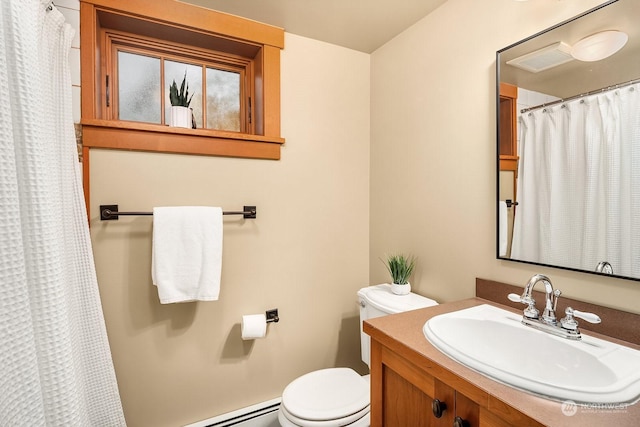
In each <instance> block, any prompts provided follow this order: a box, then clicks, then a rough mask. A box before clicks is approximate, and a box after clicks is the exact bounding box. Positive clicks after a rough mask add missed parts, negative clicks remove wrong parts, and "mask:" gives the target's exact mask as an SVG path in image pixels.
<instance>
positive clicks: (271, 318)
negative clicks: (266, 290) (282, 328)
mask: <svg viewBox="0 0 640 427" xmlns="http://www.w3.org/2000/svg"><path fill="white" fill-rule="evenodd" d="M265 314H266V317H267V323H278V322H279V321H280V318H279V317H278V309H277V308H274V309H273V310H267V311H266V313H265Z"/></svg>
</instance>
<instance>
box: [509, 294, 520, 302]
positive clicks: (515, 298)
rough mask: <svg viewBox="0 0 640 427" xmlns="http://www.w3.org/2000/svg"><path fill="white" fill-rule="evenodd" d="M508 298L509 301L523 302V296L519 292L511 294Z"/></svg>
mask: <svg viewBox="0 0 640 427" xmlns="http://www.w3.org/2000/svg"><path fill="white" fill-rule="evenodd" d="M507 298H509V301H513V302H522V297H521V296H520V295H518V294H509V295H507Z"/></svg>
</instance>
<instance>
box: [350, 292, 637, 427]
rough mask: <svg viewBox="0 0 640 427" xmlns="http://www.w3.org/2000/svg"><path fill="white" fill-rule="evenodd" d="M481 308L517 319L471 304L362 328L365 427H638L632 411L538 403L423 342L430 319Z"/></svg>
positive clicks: (477, 301)
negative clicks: (367, 371)
mask: <svg viewBox="0 0 640 427" xmlns="http://www.w3.org/2000/svg"><path fill="white" fill-rule="evenodd" d="M481 304H490V305H494V306H498V307H500V308H503V309H507V310H511V311H513V312H514V313H519V314H521V313H522V311H521V310H520V311H518V310H515V309H513V308H509V307H507V306H503V305H500V304H496V303H493V302H490V301H488V300H485V299H482V298H477V297H476V298H471V299H467V300H462V301H457V302H452V303H447V304H442V305H439V306H435V307H430V308H425V309H420V310H414V311H409V312H406V313H399V314H395V315H390V316H385V317H380V318H376V319H371V320H368V321H366V322H365V323H364V326H363V328H364V332H366V333H367V334H369V335H370V336H371V426H372V427H382V426H384V427H408V426H411V427H427V426H455V427H463V426H469V427H477V426H480V427H506V426H517V427H527V426H562V427H564V426H574V425H575V426H581V427H584V426H593V427H596V426H597V427H600V426H605V425H616V426H637V425H638V422H639V421H638V420H640V405H638V404H635V405H624V404H612V405H589V406H581V407H576V406H573V405H566V404H563V403H561V402H556V401H552V400H549V399H546V398H542V397H539V396H536V395H534V394H531V393H527V392H524V391H521V390H518V389H516V388H513V387H511V386H508V385H505V384H502V383H499V382H497V381H494V380H492V379H490V378H488V377H486V376H484V375H482V374H480V373H478V372H475V371H473V370H471V369H469V368H467V367H466V366H464V365H462V364H460V363H458V362H456V361H454V360H453V359H451V358H449V357H448V356H446V355H445V354H443V353H441V352H440V351H439V350H438V349H436V348H435V347H434V346H433V345H431V343H429V341H428V340H427V339H426V338H425V335H424V334H423V326H424V324H425V323H426V322H427V321H428V320H429V319H430V318H432V317H434V316H437V315H440V314H444V313H449V312H453V311H457V310H462V309H466V308H470V307H474V306H477V305H481ZM586 334H589V335H592V336H594V337H598V338H603V339H607V340H611V341H614V342H618V343H622V344H625V345H628V346H630V347H633V348H635V349H640V346H637V345H635V344H629V343H626V342H622V341H618V340H616V339H612V338H608V337H605V336H603V335H600V334H596V333H593V332H586ZM527 351H533V352H535V348H531V349H527ZM585 374H586V373H585ZM587 375H588V374H587ZM438 415H440V417H437V416H438Z"/></svg>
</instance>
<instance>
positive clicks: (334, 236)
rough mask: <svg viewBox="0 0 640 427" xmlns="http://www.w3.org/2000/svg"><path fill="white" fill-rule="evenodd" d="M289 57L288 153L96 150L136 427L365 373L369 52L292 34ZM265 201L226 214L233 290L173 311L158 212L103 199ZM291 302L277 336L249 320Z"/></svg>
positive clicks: (98, 200) (107, 296)
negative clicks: (155, 263) (245, 337)
mask: <svg viewBox="0 0 640 427" xmlns="http://www.w3.org/2000/svg"><path fill="white" fill-rule="evenodd" d="M285 43H286V47H285V49H284V50H283V52H282V56H281V58H282V64H281V65H282V134H283V136H284V137H285V138H286V144H285V145H284V147H283V150H282V159H281V160H280V161H265V160H247V159H232V158H220V157H206V156H188V155H173V154H161V153H141V152H126V151H116V150H113V151H109V150H97V149H94V150H92V151H91V202H92V205H91V217H92V221H91V227H92V228H91V232H92V239H93V244H94V253H95V260H96V267H97V272H98V280H99V284H100V291H101V295H102V304H103V307H104V313H105V318H106V323H107V330H108V334H109V339H110V343H111V348H112V354H113V358H114V363H115V368H116V374H117V377H118V383H119V386H120V393H121V397H122V402H123V405H124V410H125V416H126V419H127V423H128V425H129V427H138V426H154V427H162V426H167V427H169V426H171V427H175V426H178V425H183V424H187V423H190V422H195V421H198V420H201V419H206V418H209V417H212V416H215V415H218V414H221V413H224V412H227V411H230V410H234V409H238V408H241V407H244V406H248V405H250V404H254V403H258V402H261V401H264V400H267V399H271V398H274V397H277V396H280V393H281V392H282V390H283V388H284V387H285V386H286V384H288V383H289V382H290V381H291V380H292V379H293V378H295V377H297V376H299V375H301V374H303V373H306V372H309V371H311V370H315V369H319V368H326V367H333V366H351V367H354V368H356V369H359V370H361V371H362V370H363V368H366V366H365V365H364V364H363V363H362V362H361V361H360V357H359V355H360V347H359V345H360V338H359V323H358V315H359V311H358V307H357V304H356V301H357V297H356V292H357V290H358V289H359V288H360V287H363V286H366V285H368V284H369V280H368V273H369V272H368V269H369V259H368V253H369V215H368V207H369V139H370V138H369V125H370V123H369V104H370V100H369V89H370V82H369V77H368V76H369V69H370V63H369V60H370V56H369V55H367V54H363V53H360V52H356V51H352V50H348V49H344V48H340V47H337V46H333V45H329V44H326V43H321V42H318V41H314V40H311V39H306V38H302V37H298V36H294V35H291V34H286V39H285ZM112 203H114V204H115V203H117V204H119V205H120V209H122V210H130V211H138V210H140V211H147V210H151V209H152V207H153V206H161V205H190V204H197V205H213V206H222V207H223V208H225V209H227V210H237V209H241V208H242V206H243V205H245V204H247V205H253V204H255V205H257V209H258V218H257V219H255V220H242V219H241V218H238V217H225V220H224V254H223V268H222V269H223V272H222V287H221V295H220V300H219V301H217V302H204V303H187V304H169V305H161V304H159V302H158V297H157V292H156V290H155V288H154V287H153V285H152V284H151V278H150V263H151V231H152V219H151V218H150V217H123V218H122V219H120V220H119V221H117V222H115V221H114V222H109V223H105V222H100V221H99V220H98V219H97V217H98V205H100V204H112ZM271 308H278V309H279V312H280V322H279V323H277V324H272V325H270V326H269V331H268V336H267V337H266V339H262V340H256V341H254V342H243V341H242V340H241V336H240V320H241V318H242V315H243V314H252V313H261V312H264V311H265V310H267V309H271Z"/></svg>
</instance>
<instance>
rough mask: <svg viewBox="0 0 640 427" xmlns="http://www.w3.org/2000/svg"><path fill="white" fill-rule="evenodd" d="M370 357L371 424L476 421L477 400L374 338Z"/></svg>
mask: <svg viewBox="0 0 640 427" xmlns="http://www.w3.org/2000/svg"><path fill="white" fill-rule="evenodd" d="M371 361H372V363H371V384H372V402H371V426H372V427H375V426H380V427H381V426H384V427H408V426H411V427H445V426H446V427H452V426H454V427H473V426H478V425H479V405H478V404H477V403H475V402H474V401H473V400H471V399H469V398H468V397H466V396H465V395H463V394H462V393H460V392H459V391H456V390H455V389H454V388H453V387H451V386H450V385H448V384H445V383H444V382H442V381H440V380H438V379H436V378H435V377H434V376H432V375H429V374H428V373H427V372H425V371H424V370H423V369H421V368H420V367H418V366H416V365H415V364H413V363H412V362H410V361H408V360H407V359H405V358H403V357H401V356H399V355H398V354H396V353H395V352H393V351H391V350H390V349H389V348H387V347H385V346H383V345H382V344H380V343H379V342H378V341H375V340H372V341H371ZM438 415H439V416H438Z"/></svg>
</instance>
